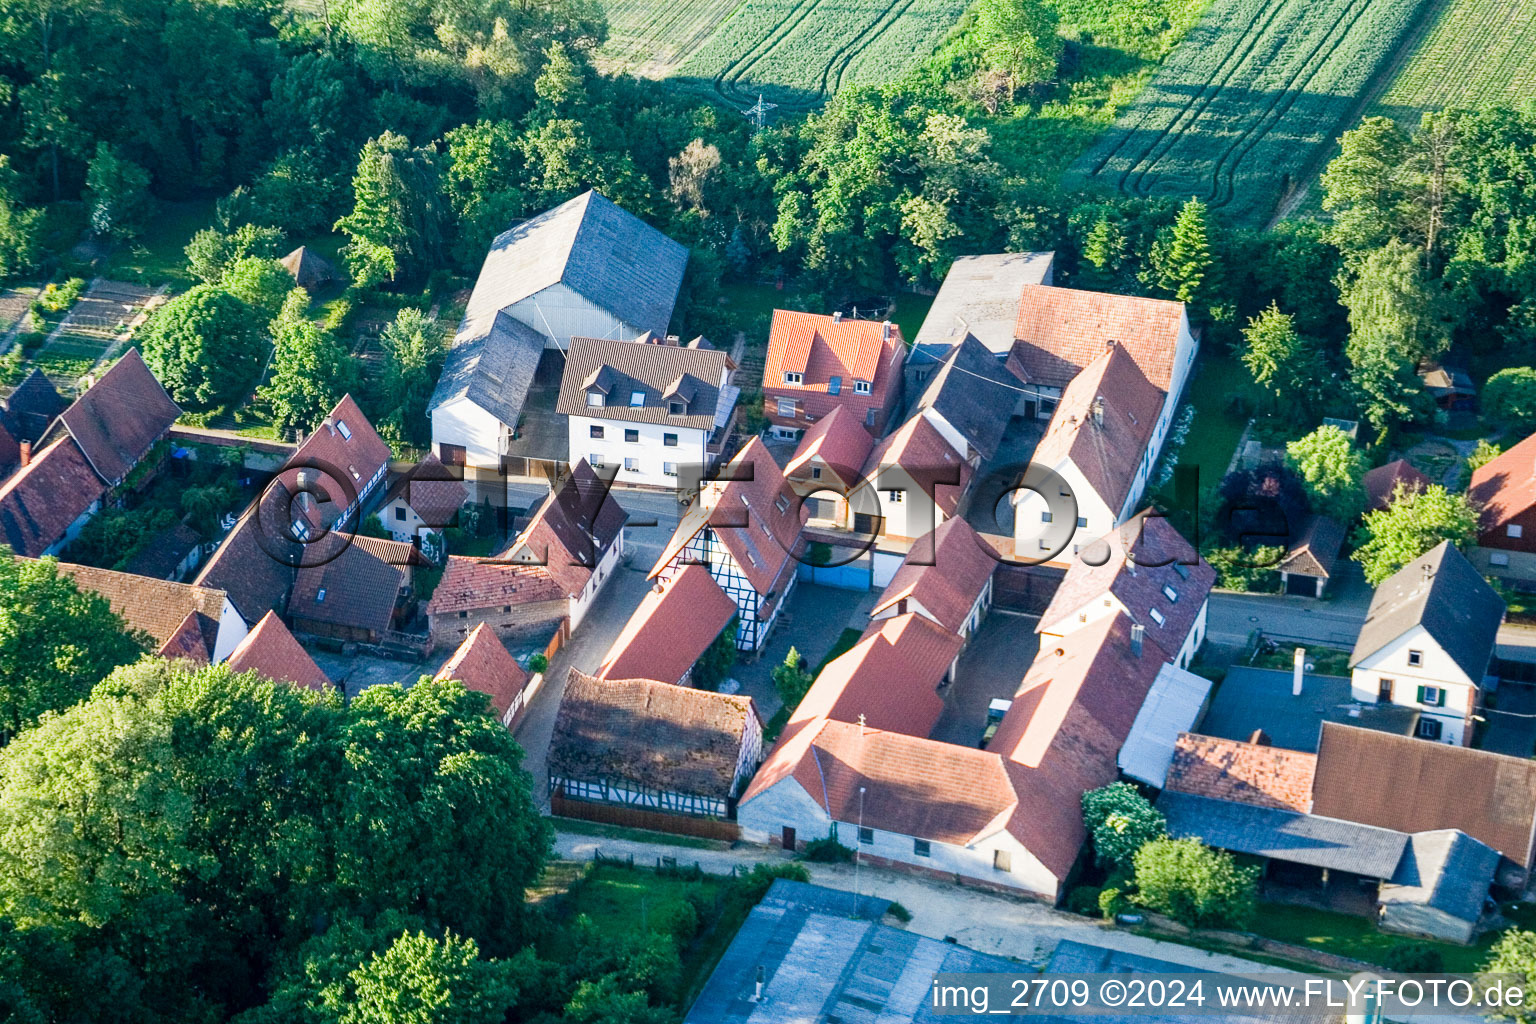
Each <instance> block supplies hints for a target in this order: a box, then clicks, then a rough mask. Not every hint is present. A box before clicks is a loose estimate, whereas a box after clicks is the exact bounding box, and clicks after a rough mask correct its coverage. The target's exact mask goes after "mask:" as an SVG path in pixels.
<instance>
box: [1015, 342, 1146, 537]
mask: <svg viewBox="0 0 1536 1024" xmlns="http://www.w3.org/2000/svg"><path fill="white" fill-rule="evenodd" d="M1163 397H1164V396H1163V392H1162V391H1160V390H1159V389H1158V388H1157V387H1156V386H1155V385H1153V384H1152V383H1151V382H1150V381H1148V380H1147V378H1146V377H1145V376H1144V375H1143V374H1142V372H1141V370H1140V369H1139V368H1138V367H1137V366H1136V361H1135V359H1133V358H1132V357H1131V355H1130V353H1129V352H1128V351H1126V350H1125V349H1124V348H1121V347H1120V346H1118V345H1117V346H1115V347H1114V348H1111V349H1110V350H1109V351H1107V352H1104V353H1102V354H1101V355H1099V356H1098V357H1097V358H1096V359H1094V360H1093V362H1091V363H1089V364H1088V366H1087V367H1085V368H1084V369H1083V371H1082V372H1081V373H1079V374H1078V375H1077V376H1076V377H1073V378H1072V381H1071V383H1069V384H1068V385H1067V386H1066V388H1065V389H1064V390H1063V391H1062V393H1061V401H1060V402H1059V403H1058V404H1057V406H1056V411H1055V413H1053V414H1052V415H1051V422H1050V426H1049V427H1047V428H1046V432H1045V437H1043V438H1042V439H1041V440H1040V443H1039V445H1038V446H1036V448H1035V454H1034V455H1033V456H1032V458H1031V461H1032V462H1035V463H1037V464H1039V465H1042V466H1049V467H1055V466H1058V465H1060V464H1061V463H1063V462H1065V461H1068V460H1070V461H1071V462H1072V464H1073V465H1074V466H1076V467H1077V468H1078V470H1079V471H1080V472H1081V473H1082V474H1083V477H1084V478H1085V479H1086V480H1087V481H1088V485H1089V486H1090V487H1092V488H1093V490H1094V493H1095V494H1097V495H1098V496H1099V497H1100V498H1101V499H1103V501H1104V504H1105V505H1107V506H1109V509H1110V511H1111V512H1112V513H1114V514H1116V515H1118V514H1119V512H1120V509H1121V508H1122V507H1123V506H1124V505H1125V502H1126V499H1127V498H1129V497H1130V493H1131V487H1132V485H1133V484H1134V483H1135V481H1136V475H1137V471H1138V470H1139V469H1140V468H1141V466H1142V461H1143V459H1144V458H1145V456H1146V452H1147V443H1148V441H1149V440H1150V439H1151V437H1152V428H1153V427H1154V426H1156V424H1157V416H1158V413H1159V412H1160V411H1161V410H1162V407H1163Z"/></svg>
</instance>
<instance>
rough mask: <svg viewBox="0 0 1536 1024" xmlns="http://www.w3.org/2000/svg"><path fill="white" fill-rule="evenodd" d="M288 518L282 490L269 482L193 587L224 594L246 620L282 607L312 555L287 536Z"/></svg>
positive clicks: (285, 494) (286, 497) (288, 508)
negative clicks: (304, 564) (295, 571)
mask: <svg viewBox="0 0 1536 1024" xmlns="http://www.w3.org/2000/svg"><path fill="white" fill-rule="evenodd" d="M292 514H293V513H292V510H291V499H290V496H289V491H288V489H287V487H285V486H284V485H283V483H282V481H280V480H279V481H275V482H274V483H273V485H272V486H271V487H269V488H268V489H267V490H265V491H263V492H262V493H261V494H260V495H259V496H258V497H257V499H256V500H255V501H253V502H251V504H250V506H249V507H247V508H246V510H245V512H244V513H242V514H241V517H240V520H239V522H237V523H236V524H235V527H234V529H232V530H230V532H229V534H228V535H227V536H226V537H225V538H224V541H223V543H221V544H220V545H219V547H218V550H216V551H215V552H214V553H213V554H212V555H210V556H209V557H208V561H206V562H204V563H203V568H202V571H201V572H199V573H198V574H197V579H196V580H195V582H196V583H197V585H198V586H202V587H213V588H216V589H219V590H222V591H224V592H225V593H226V594H228V595H229V600H230V603H231V604H233V605H234V606H235V609H236V610H237V611H238V612H239V613H240V617H241V618H243V619H244V620H245V621H246V622H256V621H257V620H259V619H261V618H262V617H263V616H264V615H266V614H267V612H269V611H280V610H282V609H284V608H285V607H286V605H287V601H288V593H289V591H290V590H291V589H292V587H293V579H294V570H295V569H296V568H297V567H298V566H299V565H300V564H301V563H303V562H305V561H313V560H314V559H313V554H314V553H313V552H309V551H307V547H306V545H303V544H300V543H298V542H297V541H295V540H294V539H293V537H292V536H291V534H290V533H289V530H290V529H291V527H292V518H291V517H292Z"/></svg>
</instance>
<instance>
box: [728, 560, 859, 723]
mask: <svg viewBox="0 0 1536 1024" xmlns="http://www.w3.org/2000/svg"><path fill="white" fill-rule="evenodd" d="M879 596H880V595H879V593H878V592H877V591H872V590H839V589H837V588H836V587H821V586H816V585H815V584H811V583H804V582H801V583H797V584H795V590H794V593H792V594H790V595H789V604H788V605H786V606H785V608H784V611H783V612H782V613H781V614H780V615H779V621H778V622H777V623H776V624H775V625H774V627H773V633H772V635H770V636H769V637H768V643H767V645H766V646H764V647H763V649H762V650H761V651H760V652H758V653H757V654H755V655H752V654H743V655H742V657H741V659H740V660H738V661H737V662H736V667H735V669H733V670H732V671H731V678H732V679H735V680H736V681H737V682H738V683H739V684H740V689H739V690H738V691H737V692H739V693H745V694H746V695H747V696H749V697H751V698H752V699H753V700H754V701H756V702H757V709H758V711H759V712H760V713H761V714H762V716H763V718H764V719H768V718H772V717H773V716H774V714H776V713H777V712H778V710H779V707H780V705H781V703H782V702H781V701H780V700H779V695H778V693H777V692H775V691H774V688H773V678H772V673H773V669H774V667H775V666H777V665H781V664H783V662H784V659H785V658H786V657H788V656H789V649H790V648H791V647H793V648H795V649H796V650H797V651H799V652H800V655H801V656H802V657H804V658H805V660H806V662H807V663H808V664H807V668H808V670H810V671H815V669H816V666H818V665H820V664H821V661H822V659H823V658H825V657H826V656H827V652H829V651H831V650H832V647H833V645H835V644H836V643H837V640H838V638H839V637H840V636H842V635H843V630H845V629H856V630H858V631H860V632H863V631H864V627H865V626H867V625H869V610H870V609H871V608H873V607H874V604H875V600H876V599H877V598H878V597H879Z"/></svg>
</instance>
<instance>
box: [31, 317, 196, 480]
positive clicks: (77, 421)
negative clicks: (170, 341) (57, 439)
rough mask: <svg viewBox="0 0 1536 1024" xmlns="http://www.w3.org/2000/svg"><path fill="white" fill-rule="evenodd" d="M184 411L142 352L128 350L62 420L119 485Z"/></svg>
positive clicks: (90, 457)
mask: <svg viewBox="0 0 1536 1024" xmlns="http://www.w3.org/2000/svg"><path fill="white" fill-rule="evenodd" d="M180 415H181V409H179V408H178V407H177V406H176V403H175V402H173V401H171V396H170V395H168V394H166V393H165V388H163V387H161V386H160V382H159V381H158V380H156V379H155V375H154V374H153V373H151V372H150V370H149V367H148V366H147V365H146V364H145V362H144V359H143V357H142V356H140V355H139V350H138V349H136V348H130V349H129V350H128V351H127V352H126V353H125V354H124V355H123V357H122V358H121V359H119V360H118V361H117V362H116V363H114V364H113V365H112V368H111V369H109V370H108V371H107V372H106V373H104V374H102V376H101V379H100V380H98V381H97V382H96V383H95V384H94V385H92V386H91V387H89V388H87V389H86V391H85V393H84V394H82V395H81V396H80V397H79V398H77V399H75V401H74V403H73V404H72V405H71V406H70V407H69V408H68V409H65V410H64V411H63V412H62V413H61V414H60V416H59V418H60V419H62V420H63V421H64V426H65V427H66V428H67V429H68V430H69V433H70V436H71V437H73V438H74V439H75V443H76V444H78V445H79V446H80V450H81V451H82V452H84V453H85V458H86V460H87V461H88V462H90V464H91V467H92V468H93V469H94V470H95V471H96V472H97V474H98V475H99V476H100V477H101V478H102V480H104V481H106V483H108V484H109V485H116V484H119V483H121V482H122V480H123V478H124V477H125V476H127V475H128V471H129V470H131V469H133V467H134V466H135V465H137V464H138V461H139V460H140V459H142V458H143V457H144V456H145V455H146V454H147V453H148V452H149V449H150V447H151V446H153V445H154V443H155V442H156V441H158V440H160V438H162V437H164V436H165V432H166V431H167V430H170V429H171V424H172V423H175V422H176V417H178V416H180Z"/></svg>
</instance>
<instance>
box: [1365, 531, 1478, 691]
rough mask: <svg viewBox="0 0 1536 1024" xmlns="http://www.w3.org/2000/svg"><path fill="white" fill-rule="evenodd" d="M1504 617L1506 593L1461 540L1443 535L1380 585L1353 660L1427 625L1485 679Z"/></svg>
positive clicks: (1471, 673) (1470, 672)
mask: <svg viewBox="0 0 1536 1024" xmlns="http://www.w3.org/2000/svg"><path fill="white" fill-rule="evenodd" d="M1503 621H1504V599H1503V598H1501V597H1499V595H1498V594H1497V593H1495V592H1494V589H1493V588H1492V587H1490V586H1489V585H1488V582H1487V581H1486V580H1484V579H1483V577H1482V576H1481V575H1480V574H1479V573H1478V571H1477V570H1476V569H1474V568H1473V567H1472V563H1471V562H1469V561H1467V557H1466V556H1465V555H1463V554H1462V553H1461V552H1460V551H1459V550H1457V548H1456V546H1455V545H1453V544H1452V543H1451V542H1450V541H1441V542H1440V543H1439V544H1437V545H1435V546H1434V547H1433V548H1431V549H1430V550H1429V551H1426V552H1425V553H1424V554H1422V555H1420V556H1419V557H1418V558H1415V559H1414V560H1413V561H1411V562H1409V563H1408V564H1407V565H1405V566H1403V567H1402V568H1401V569H1399V570H1398V571H1397V572H1395V573H1393V574H1392V576H1390V577H1389V578H1387V579H1386V580H1384V581H1383V582H1382V584H1381V586H1379V587H1377V588H1376V593H1375V594H1374V595H1373V596H1372V597H1371V607H1370V609H1369V610H1368V611H1367V612H1366V614H1365V624H1364V625H1362V626H1361V627H1360V636H1359V639H1357V640H1356V641H1355V649H1354V651H1352V652H1351V653H1350V656H1349V666H1350V668H1354V667H1355V666H1356V665H1358V664H1359V663H1360V662H1361V661H1363V660H1365V659H1366V658H1369V657H1370V656H1371V655H1373V654H1375V653H1376V652H1377V651H1379V650H1381V649H1382V648H1383V647H1386V646H1387V645H1388V644H1390V643H1392V641H1394V640H1396V639H1397V638H1398V637H1400V636H1402V635H1403V634H1404V633H1406V632H1408V631H1409V630H1410V629H1413V628H1414V627H1415V626H1423V627H1424V629H1425V630H1426V631H1427V632H1428V633H1429V635H1430V636H1431V637H1433V638H1434V640H1435V643H1437V644H1439V645H1440V646H1441V648H1442V649H1444V651H1445V653H1446V654H1448V655H1450V656H1451V660H1452V661H1454V662H1456V664H1457V666H1459V667H1460V668H1461V670H1462V671H1463V672H1465V673H1466V675H1467V678H1469V679H1471V680H1472V682H1473V683H1474V684H1481V683H1482V681H1483V675H1484V674H1485V673H1486V672H1487V671H1488V665H1489V662H1490V661H1491V660H1492V658H1493V647H1494V640H1495V638H1496V637H1497V636H1498V633H1499V625H1500V623H1502V622H1503Z"/></svg>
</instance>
